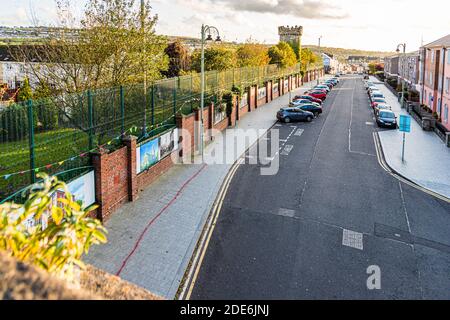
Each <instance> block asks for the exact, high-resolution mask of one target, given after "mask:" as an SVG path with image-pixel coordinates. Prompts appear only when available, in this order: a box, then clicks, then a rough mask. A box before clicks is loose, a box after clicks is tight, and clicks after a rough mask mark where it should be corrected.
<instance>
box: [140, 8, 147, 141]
mask: <svg viewBox="0 0 450 320" xmlns="http://www.w3.org/2000/svg"><path fill="white" fill-rule="evenodd" d="M141 32H142V35H143V36H144V37H145V0H141ZM143 45H144V48H143V60H144V59H145V56H146V48H145V46H146V45H147V44H146V41H145V39H144V44H143ZM142 69H143V70H142V71H144V125H143V126H142V135H143V136H145V137H146V136H147V68H146V66H145V61H142Z"/></svg>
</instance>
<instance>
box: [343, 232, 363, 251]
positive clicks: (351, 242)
mask: <svg viewBox="0 0 450 320" xmlns="http://www.w3.org/2000/svg"><path fill="white" fill-rule="evenodd" d="M342 245H343V246H346V247H350V248H354V249H358V250H364V245H363V234H362V233H359V232H356V231H351V230H347V229H344V230H343V232H342Z"/></svg>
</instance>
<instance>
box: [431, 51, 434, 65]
mask: <svg viewBox="0 0 450 320" xmlns="http://www.w3.org/2000/svg"><path fill="white" fill-rule="evenodd" d="M431 63H434V50H431Z"/></svg>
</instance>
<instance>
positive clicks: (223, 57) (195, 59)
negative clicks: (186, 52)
mask: <svg viewBox="0 0 450 320" xmlns="http://www.w3.org/2000/svg"><path fill="white" fill-rule="evenodd" d="M236 66H237V57H236V50H234V49H233V48H228V47H226V46H224V45H214V46H211V47H209V48H206V49H205V70H206V71H211V70H216V71H223V70H227V69H232V68H235V67H236ZM192 68H193V69H194V70H196V71H197V72H200V71H201V52H200V50H196V51H194V53H193V55H192Z"/></svg>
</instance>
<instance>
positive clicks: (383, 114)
mask: <svg viewBox="0 0 450 320" xmlns="http://www.w3.org/2000/svg"><path fill="white" fill-rule="evenodd" d="M380 117H381V118H386V119H394V118H395V115H394V114H393V113H392V112H380Z"/></svg>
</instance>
